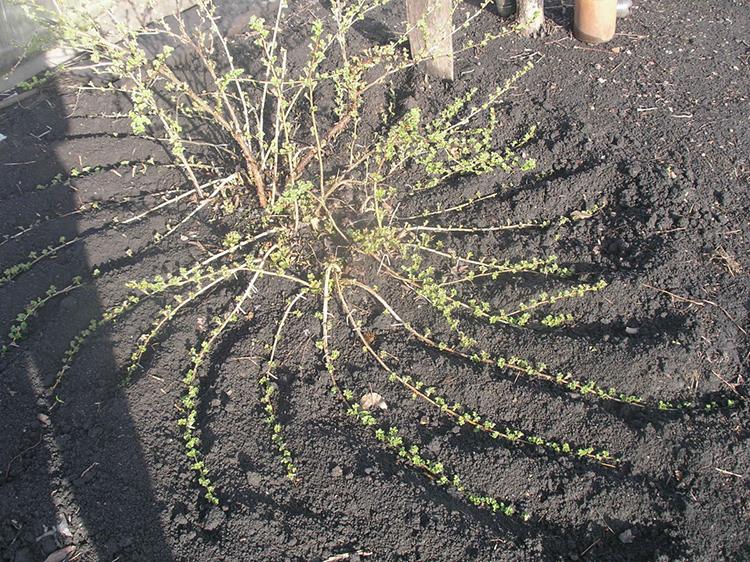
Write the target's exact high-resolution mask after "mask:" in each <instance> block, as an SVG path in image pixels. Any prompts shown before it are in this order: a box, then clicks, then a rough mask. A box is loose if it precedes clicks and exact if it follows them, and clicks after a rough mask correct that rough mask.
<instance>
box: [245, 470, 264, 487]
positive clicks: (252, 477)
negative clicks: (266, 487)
mask: <svg viewBox="0 0 750 562" xmlns="http://www.w3.org/2000/svg"><path fill="white" fill-rule="evenodd" d="M245 478H247V485H248V486H250V487H251V488H259V487H260V485H261V483H262V482H263V477H262V476H261V475H260V474H259V473H257V472H252V471H251V472H248V473H247V474H245Z"/></svg>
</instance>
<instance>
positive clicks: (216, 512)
mask: <svg viewBox="0 0 750 562" xmlns="http://www.w3.org/2000/svg"><path fill="white" fill-rule="evenodd" d="M226 518H227V516H226V515H225V514H224V512H223V511H222V510H221V509H220V508H218V507H212V508H211V511H209V512H208V514H207V515H206V519H205V520H204V521H203V528H204V529H205V530H206V531H215V530H216V529H218V528H219V527H221V525H222V524H223V523H224V520H225V519H226Z"/></svg>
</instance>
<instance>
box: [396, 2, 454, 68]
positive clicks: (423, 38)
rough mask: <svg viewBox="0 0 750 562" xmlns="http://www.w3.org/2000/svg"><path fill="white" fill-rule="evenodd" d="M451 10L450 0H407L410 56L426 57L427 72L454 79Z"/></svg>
mask: <svg viewBox="0 0 750 562" xmlns="http://www.w3.org/2000/svg"><path fill="white" fill-rule="evenodd" d="M452 12H453V9H452V6H451V0H406V19H407V22H408V25H409V27H410V28H413V29H411V31H409V46H410V47H411V56H412V57H414V58H417V57H418V56H421V57H425V56H427V57H428V59H427V61H425V63H424V65H425V69H426V70H427V73H428V74H430V75H431V76H435V77H437V78H446V79H448V80H453V22H452V21H451V15H452Z"/></svg>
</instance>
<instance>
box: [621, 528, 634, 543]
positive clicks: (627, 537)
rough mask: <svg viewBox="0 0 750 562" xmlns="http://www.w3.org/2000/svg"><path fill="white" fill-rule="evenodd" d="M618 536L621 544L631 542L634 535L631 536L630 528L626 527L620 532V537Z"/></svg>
mask: <svg viewBox="0 0 750 562" xmlns="http://www.w3.org/2000/svg"><path fill="white" fill-rule="evenodd" d="M619 538H620V542H621V543H622V544H630V543H632V542H633V539H634V538H635V537H633V531H631V530H630V529H626V530H625V531H623V532H622V533H620V537H619Z"/></svg>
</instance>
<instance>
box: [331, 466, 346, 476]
mask: <svg viewBox="0 0 750 562" xmlns="http://www.w3.org/2000/svg"><path fill="white" fill-rule="evenodd" d="M343 475H344V470H343V469H342V468H341V467H340V466H334V467H333V470H331V476H333V477H334V478H341V477H342V476H343Z"/></svg>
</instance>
